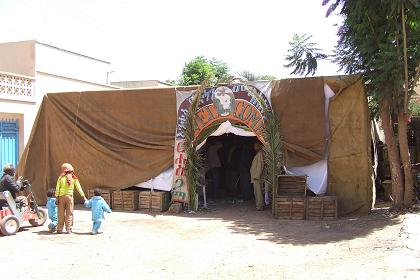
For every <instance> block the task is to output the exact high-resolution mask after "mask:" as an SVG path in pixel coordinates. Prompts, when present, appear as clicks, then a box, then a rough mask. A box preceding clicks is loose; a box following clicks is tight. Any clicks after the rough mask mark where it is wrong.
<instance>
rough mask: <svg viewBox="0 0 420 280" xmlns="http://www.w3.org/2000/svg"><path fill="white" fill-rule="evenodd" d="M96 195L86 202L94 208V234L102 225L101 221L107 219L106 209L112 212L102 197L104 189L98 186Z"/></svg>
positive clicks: (95, 191)
mask: <svg viewBox="0 0 420 280" xmlns="http://www.w3.org/2000/svg"><path fill="white" fill-rule="evenodd" d="M93 193H94V197H92V198H91V199H89V200H87V201H86V202H85V206H86V207H87V208H92V221H93V226H92V234H98V230H99V228H100V227H101V223H102V222H103V220H104V219H105V215H104V211H106V212H108V213H111V212H112V211H111V209H110V208H109V205H108V203H106V201H105V200H104V199H103V198H102V196H101V195H102V191H101V189H99V188H96V189H95V190H94V191H93Z"/></svg>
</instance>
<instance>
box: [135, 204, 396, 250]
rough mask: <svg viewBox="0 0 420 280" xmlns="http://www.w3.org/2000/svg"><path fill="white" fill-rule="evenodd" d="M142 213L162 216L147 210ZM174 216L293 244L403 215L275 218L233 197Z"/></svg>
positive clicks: (359, 233)
mask: <svg viewBox="0 0 420 280" xmlns="http://www.w3.org/2000/svg"><path fill="white" fill-rule="evenodd" d="M141 213H143V214H149V215H152V216H155V215H162V213H155V212H149V211H143V212H141ZM164 215H172V214H164ZM176 216H178V217H185V218H196V219H197V218H198V219H200V220H221V221H223V222H226V223H227V225H226V226H227V228H228V229H230V230H231V231H232V232H234V233H236V234H252V235H256V236H259V239H261V240H267V241H270V242H275V243H279V244H285V243H287V244H296V245H305V244H325V243H330V242H339V241H343V240H351V239H355V238H358V237H364V236H366V235H369V234H371V233H373V232H375V231H376V230H380V229H382V228H384V227H387V226H392V225H395V224H401V223H402V216H401V215H398V214H392V213H390V212H389V210H388V208H376V209H373V210H372V212H371V213H370V214H369V215H364V216H360V215H359V216H348V217H341V218H338V219H336V220H321V221H311V220H278V219H276V218H274V217H273V216H272V215H271V209H268V210H265V211H256V210H255V206H254V204H253V202H243V203H237V202H234V201H232V200H220V201H216V202H212V201H210V205H209V210H199V211H198V212H197V213H182V214H179V215H176Z"/></svg>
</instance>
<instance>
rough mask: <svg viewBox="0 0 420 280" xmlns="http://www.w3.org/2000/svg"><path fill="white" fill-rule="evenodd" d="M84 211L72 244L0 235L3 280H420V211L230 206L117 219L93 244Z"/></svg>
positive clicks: (28, 234)
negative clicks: (322, 214) (335, 212)
mask: <svg viewBox="0 0 420 280" xmlns="http://www.w3.org/2000/svg"><path fill="white" fill-rule="evenodd" d="M77 209H78V210H76V211H75V226H74V233H73V234H71V235H66V234H62V235H55V234H49V233H48V231H47V228H46V225H44V226H42V227H38V228H32V227H29V224H25V227H24V228H23V229H22V230H21V231H20V232H19V233H17V234H16V235H14V236H2V235H0V267H1V272H0V279H64V280H66V279H121V280H122V279H420V211H419V209H418V208H417V210H414V211H413V212H412V213H406V214H401V215H391V214H389V213H388V212H387V211H386V210H384V209H379V210H374V211H373V212H372V214H371V215H367V216H363V217H344V218H340V219H338V220H334V221H285V220H276V219H274V218H273V217H272V216H271V214H270V212H269V211H264V212H257V211H254V209H253V207H252V204H249V203H244V204H232V203H230V202H228V201H224V202H220V203H219V204H217V205H213V207H212V211H206V212H198V213H196V214H187V213H185V214H181V215H176V216H173V215H166V214H163V215H162V214H161V213H153V212H147V211H144V212H114V213H112V214H110V215H108V216H107V218H106V221H105V223H104V227H103V228H102V229H103V231H104V233H102V234H100V235H96V236H92V235H90V234H89V232H90V228H91V222H90V212H89V211H86V210H84V209H83V208H82V207H81V206H79V207H77ZM46 224H47V223H46ZM26 226H27V227H26Z"/></svg>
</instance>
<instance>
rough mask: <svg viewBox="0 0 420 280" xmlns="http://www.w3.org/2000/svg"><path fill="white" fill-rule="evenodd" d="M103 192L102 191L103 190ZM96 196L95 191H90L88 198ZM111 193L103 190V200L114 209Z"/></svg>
mask: <svg viewBox="0 0 420 280" xmlns="http://www.w3.org/2000/svg"><path fill="white" fill-rule="evenodd" d="M101 190H102V189H101ZM93 196H94V193H93V190H88V198H92V197H93ZM111 197H112V196H111V191H106V190H102V198H103V199H104V200H105V201H106V203H108V205H109V207H111V208H112V200H111Z"/></svg>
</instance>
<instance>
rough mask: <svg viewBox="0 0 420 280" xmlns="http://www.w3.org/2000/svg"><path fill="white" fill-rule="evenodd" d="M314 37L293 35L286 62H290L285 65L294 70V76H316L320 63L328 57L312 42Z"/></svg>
mask: <svg viewBox="0 0 420 280" xmlns="http://www.w3.org/2000/svg"><path fill="white" fill-rule="evenodd" d="M311 38H312V35H308V34H303V35H298V34H296V33H295V34H293V38H292V41H290V42H289V45H290V49H289V50H288V51H287V52H288V54H287V55H286V60H287V61H288V62H289V63H288V64H286V65H284V67H286V68H293V71H292V72H291V73H290V74H292V75H294V74H296V75H305V77H306V76H308V75H314V74H315V72H316V70H317V68H318V61H319V60H321V59H326V58H327V57H328V56H327V55H326V54H324V53H322V52H321V49H319V48H317V47H316V45H317V44H316V43H314V42H311V41H310V39H311Z"/></svg>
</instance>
